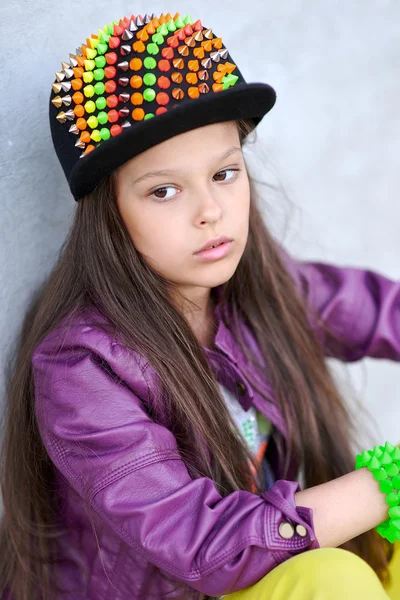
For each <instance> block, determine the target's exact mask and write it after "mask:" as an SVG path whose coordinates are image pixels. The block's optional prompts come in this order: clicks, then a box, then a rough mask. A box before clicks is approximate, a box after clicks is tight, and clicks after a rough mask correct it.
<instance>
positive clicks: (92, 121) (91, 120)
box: [87, 115, 99, 129]
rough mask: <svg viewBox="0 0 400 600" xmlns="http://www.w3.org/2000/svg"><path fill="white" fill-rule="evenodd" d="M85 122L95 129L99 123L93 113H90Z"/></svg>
mask: <svg viewBox="0 0 400 600" xmlns="http://www.w3.org/2000/svg"><path fill="white" fill-rule="evenodd" d="M87 124H88V125H89V127H90V129H96V127H97V125H98V124H99V123H98V121H97V119H96V117H95V116H94V115H91V116H90V117H89V118H88V120H87Z"/></svg>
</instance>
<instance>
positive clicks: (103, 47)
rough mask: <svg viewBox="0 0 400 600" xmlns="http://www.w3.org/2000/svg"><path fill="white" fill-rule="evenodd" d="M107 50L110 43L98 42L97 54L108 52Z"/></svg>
mask: <svg viewBox="0 0 400 600" xmlns="http://www.w3.org/2000/svg"><path fill="white" fill-rule="evenodd" d="M107 50H108V44H107V43H106V42H103V43H99V44H97V54H105V53H106V52H107ZM98 58H99V57H98Z"/></svg>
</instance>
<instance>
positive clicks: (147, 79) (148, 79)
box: [143, 73, 157, 86]
mask: <svg viewBox="0 0 400 600" xmlns="http://www.w3.org/2000/svg"><path fill="white" fill-rule="evenodd" d="M156 81H157V77H156V76H155V75H154V73H146V75H145V76H144V77H143V82H144V84H145V85H149V86H151V85H154V84H155V82H156Z"/></svg>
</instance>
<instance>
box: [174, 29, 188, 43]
mask: <svg viewBox="0 0 400 600" xmlns="http://www.w3.org/2000/svg"><path fill="white" fill-rule="evenodd" d="M175 37H177V38H178V40H181V41H183V40H184V39H185V38H186V37H187V35H186V33H185V30H184V29H178V31H176V32H175Z"/></svg>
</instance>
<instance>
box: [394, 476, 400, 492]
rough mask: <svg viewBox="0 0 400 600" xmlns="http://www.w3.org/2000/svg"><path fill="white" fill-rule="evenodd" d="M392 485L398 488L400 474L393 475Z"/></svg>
mask: <svg viewBox="0 0 400 600" xmlns="http://www.w3.org/2000/svg"><path fill="white" fill-rule="evenodd" d="M392 484H393V487H394V488H396V490H400V475H395V476H394V477H393V479H392Z"/></svg>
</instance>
